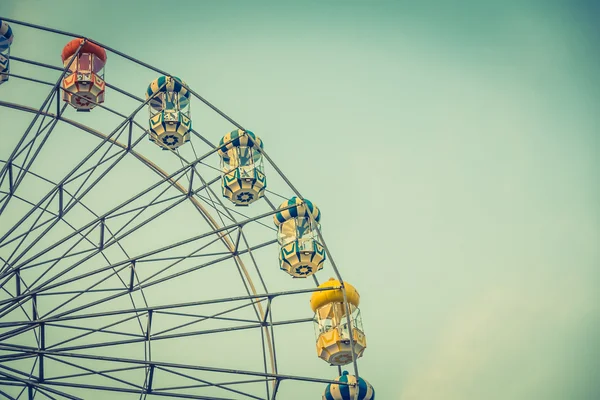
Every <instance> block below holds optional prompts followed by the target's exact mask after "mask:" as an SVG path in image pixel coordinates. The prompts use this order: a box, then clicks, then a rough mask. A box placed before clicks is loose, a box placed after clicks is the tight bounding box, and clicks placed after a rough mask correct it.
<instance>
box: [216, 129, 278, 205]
mask: <svg viewBox="0 0 600 400" xmlns="http://www.w3.org/2000/svg"><path fill="white" fill-rule="evenodd" d="M262 149H263V142H262V140H260V138H259V137H258V136H256V135H255V134H254V133H252V132H250V131H243V130H241V129H238V130H234V131H231V132H229V133H228V134H226V135H225V136H223V138H222V139H221V141H220V142H219V148H218V153H219V156H220V157H221V168H222V170H223V176H222V178H221V189H222V193H223V196H224V197H227V198H228V199H229V200H230V201H231V202H232V203H233V204H235V205H237V206H247V205H249V204H251V203H253V202H255V201H256V200H258V199H260V198H261V197H263V196H264V193H265V189H266V188H267V178H266V176H265V173H264V168H263V162H262V152H261V150H262Z"/></svg>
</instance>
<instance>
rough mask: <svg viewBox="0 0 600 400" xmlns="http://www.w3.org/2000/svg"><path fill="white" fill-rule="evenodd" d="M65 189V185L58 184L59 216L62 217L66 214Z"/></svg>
mask: <svg viewBox="0 0 600 400" xmlns="http://www.w3.org/2000/svg"><path fill="white" fill-rule="evenodd" d="M64 200H65V199H64V190H63V185H59V186H58V217H59V218H62V216H63V214H64V208H65V207H64Z"/></svg>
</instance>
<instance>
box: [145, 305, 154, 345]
mask: <svg viewBox="0 0 600 400" xmlns="http://www.w3.org/2000/svg"><path fill="white" fill-rule="evenodd" d="M152 313H153V310H148V325H147V326H146V340H150V331H151V330H152Z"/></svg>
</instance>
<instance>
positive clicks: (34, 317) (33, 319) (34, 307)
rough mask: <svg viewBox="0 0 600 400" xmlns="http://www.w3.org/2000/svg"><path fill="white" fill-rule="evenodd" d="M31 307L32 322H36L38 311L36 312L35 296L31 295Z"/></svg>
mask: <svg viewBox="0 0 600 400" xmlns="http://www.w3.org/2000/svg"><path fill="white" fill-rule="evenodd" d="M31 307H32V317H31V320H32V321H37V319H38V310H37V294H35V293H34V294H32V295H31Z"/></svg>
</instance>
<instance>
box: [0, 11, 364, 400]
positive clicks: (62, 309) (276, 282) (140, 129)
mask: <svg viewBox="0 0 600 400" xmlns="http://www.w3.org/2000/svg"><path fill="white" fill-rule="evenodd" d="M21 32H27V35H23V37H33V36H34V35H38V37H43V38H45V40H46V39H47V43H48V44H47V45H48V48H47V49H46V47H44V52H43V56H40V57H39V58H36V57H35V54H34V53H28V52H27V51H26V46H24V45H23V47H20V46H21V45H22V42H21V41H20V39H19V35H20V33H21ZM13 38H14V40H13ZM42 42H43V43H46V42H45V41H42ZM53 45H59V46H60V47H57V49H56V50H57V51H54V50H52V49H51V47H52V46H53ZM61 48H62V52H61V51H60V49H61ZM11 51H12V54H11ZM48 54H51V55H56V57H55V59H46V58H44V57H46V56H47V55H48ZM111 64H114V65H118V69H116V70H111ZM115 68H117V67H115ZM119 69H127V70H128V71H129V70H131V71H136V72H133V73H131V75H130V76H131V77H130V78H127V79H124V78H121V79H120V80H119V79H118V78H119V77H118V70H119ZM105 71H106V72H107V73H108V74H109V75H105ZM112 77H114V79H112ZM148 77H150V78H149V79H147V78H148ZM109 78H111V79H109ZM144 79H145V81H143V80H144ZM142 81H143V84H140V82H142ZM192 106H193V107H194V110H196V109H200V112H199V113H198V114H196V113H197V111H195V112H194V114H192ZM196 115H201V116H202V117H196ZM209 115H210V117H209ZM209 118H214V119H218V120H219V122H218V123H210V122H208V121H209ZM223 124H225V125H223ZM220 126H227V130H223V131H220V132H212V129H213V128H214V127H220ZM215 129H216V128H215ZM227 131H228V132H229V133H227V134H225V135H224V136H223V133H225V132H227ZM201 132H202V133H201ZM219 133H220V135H219ZM0 136H1V137H2V143H3V144H2V145H1V146H0V288H1V291H0V398H8V399H106V398H110V399H135V398H138V399H152V398H157V399H158V398H188V399H246V398H249V399H282V398H284V399H292V400H293V399H295V398H304V397H297V396H296V397H294V394H293V393H294V389H293V387H294V385H295V384H299V383H304V384H311V385H313V386H314V387H315V388H316V391H317V392H318V393H320V394H319V395H321V396H322V398H323V399H327V400H332V399H337V400H340V399H345V400H349V399H355V400H358V399H360V400H368V399H374V398H375V393H374V390H373V388H372V386H371V385H370V384H369V383H368V382H367V381H366V380H364V379H363V378H362V377H361V376H360V375H359V371H358V362H357V360H358V359H359V358H360V357H362V355H363V352H364V351H365V349H366V347H367V342H366V336H365V332H364V329H363V327H362V320H361V316H360V310H359V302H360V296H359V294H358V291H357V290H356V288H355V287H354V286H352V285H350V284H349V283H346V282H344V281H343V279H342V277H341V275H340V271H339V270H338V268H337V266H336V264H335V262H334V260H333V258H332V256H331V254H330V252H329V250H328V248H327V245H326V242H325V239H324V237H323V235H322V232H321V225H320V224H321V211H320V210H319V208H318V207H317V205H316V204H315V203H313V202H311V201H309V200H308V199H306V198H304V197H302V196H301V194H300V193H299V192H298V190H297V189H296V188H295V187H294V186H293V185H292V184H291V182H290V181H289V179H288V178H287V177H286V176H285V174H284V173H283V172H282V171H281V170H280V169H279V168H278V167H277V165H276V164H275V163H274V162H273V159H272V158H271V157H270V156H269V153H268V151H267V148H268V133H265V134H264V135H262V136H261V137H259V136H258V135H257V134H255V133H253V132H252V131H250V130H248V129H245V128H244V127H243V126H242V125H240V124H239V123H237V122H236V121H235V120H233V119H232V118H231V117H229V116H228V115H227V114H225V113H224V112H222V111H221V110H220V109H218V108H216V107H215V106H214V105H212V104H211V103H210V102H208V101H207V100H206V99H204V98H203V97H202V96H200V95H199V94H198V93H197V92H196V91H194V90H193V88H192V87H191V86H190V85H188V84H187V83H186V81H185V80H184V79H182V78H180V77H176V76H174V75H171V74H169V73H167V72H164V71H161V70H160V69H158V68H156V67H153V66H151V65H149V64H146V63H144V62H142V61H139V60H137V59H135V58H133V57H131V56H129V55H127V54H124V53H122V52H120V51H118V50H115V49H112V48H110V47H107V46H106V45H103V44H101V43H98V42H96V41H93V40H92V39H89V38H86V37H84V36H82V35H77V34H71V33H68V32H63V31H59V30H56V29H51V28H47V27H43V26H39V25H33V24H29V23H26V22H22V21H16V20H12V19H6V18H0ZM219 137H220V141H219V140H218V138H219ZM211 138H217V140H215V141H214V142H213V141H212V140H211ZM267 183H268V184H267ZM313 199H314V198H313ZM317 272H320V274H319V278H321V282H320V281H319V279H317V275H316V274H317ZM323 274H325V275H323ZM329 276H333V277H334V278H331V279H329V280H327V278H329ZM310 325H313V327H314V333H313V329H312V328H310ZM307 326H308V327H309V328H308V330H307V329H306V327H307ZM306 344H307V345H306ZM315 348H316V352H315V350H314V349H315ZM319 358H320V359H321V360H319ZM312 360H314V361H312ZM311 363H313V364H314V366H313V365H312V364H311ZM317 364H319V366H322V365H325V366H327V367H328V368H329V367H333V368H331V369H328V370H329V371H330V372H329V374H328V375H324V376H315V371H321V370H322V368H321V369H319V368H318V366H317ZM306 366H308V367H306ZM301 367H303V369H302V368H301ZM344 369H348V370H349V372H347V371H344ZM288 387H289V388H292V389H288ZM286 390H288V391H287V392H286Z"/></svg>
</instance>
